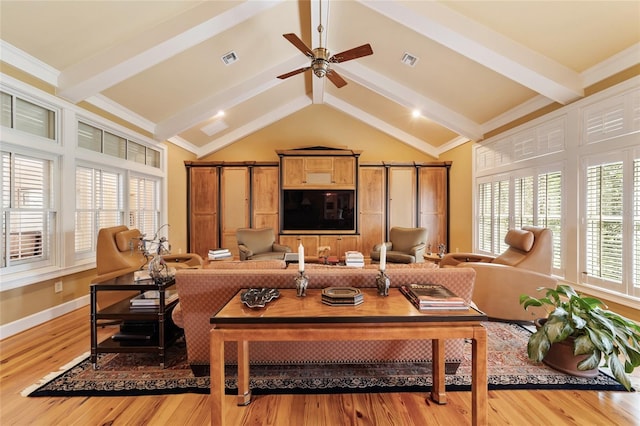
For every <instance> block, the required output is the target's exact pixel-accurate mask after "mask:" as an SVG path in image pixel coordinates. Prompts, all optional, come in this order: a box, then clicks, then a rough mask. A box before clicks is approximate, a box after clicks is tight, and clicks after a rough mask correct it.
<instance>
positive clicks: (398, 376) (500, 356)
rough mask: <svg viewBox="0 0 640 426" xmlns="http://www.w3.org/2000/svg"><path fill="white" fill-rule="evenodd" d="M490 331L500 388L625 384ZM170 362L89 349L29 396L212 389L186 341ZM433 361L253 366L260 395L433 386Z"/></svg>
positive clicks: (465, 370) (522, 338) (506, 330)
mask: <svg viewBox="0 0 640 426" xmlns="http://www.w3.org/2000/svg"><path fill="white" fill-rule="evenodd" d="M484 325H485V326H486V328H487V334H488V351H489V354H488V360H489V361H488V373H489V377H488V382H489V389H490V390H499V389H508V390H516V389H573V390H609V391H622V390H624V388H623V387H622V386H621V385H619V384H618V383H617V382H616V381H615V380H614V379H613V378H612V377H610V376H609V375H607V374H605V373H603V372H601V373H600V374H599V375H598V376H597V377H595V378H592V379H587V378H581V377H574V376H570V375H567V374H564V373H560V372H558V371H555V370H553V369H551V368H549V367H547V366H545V365H544V364H536V363H533V362H531V361H529V359H528V358H527V354H526V346H527V340H528V338H529V335H530V334H531V332H530V331H528V330H526V329H525V328H523V327H522V326H520V325H517V324H510V323H501V322H486V323H484ZM168 359H169V362H168V363H167V366H166V368H165V369H161V368H160V367H159V364H158V359H157V358H155V357H154V356H152V355H147V354H101V355H100V356H99V359H98V364H99V366H100V368H99V369H97V370H94V369H93V367H92V366H91V363H90V361H89V359H88V357H87V356H86V355H85V356H84V357H83V359H81V360H78V362H74V363H70V364H72V365H68V366H65V367H63V368H61V370H60V371H59V372H57V373H52V374H51V375H49V376H48V377H46V378H44V379H43V380H42V381H40V382H39V383H37V384H35V385H33V386H31V387H29V388H28V389H25V391H23V393H22V394H23V395H25V396H31V397H36V396H124V395H158V394H175V393H201V394H205V393H209V377H206V376H205V377H196V376H194V375H193V373H192V372H191V369H190V368H189V365H188V363H187V360H186V350H185V347H184V343H183V342H178V344H176V345H173V346H172V347H171V348H170V350H169V355H168ZM236 379H237V376H236V368H235V367H234V366H229V367H228V368H227V371H226V378H225V386H226V390H227V393H230V394H233V393H235V392H236V391H237V380H236ZM431 384H432V381H431V365H430V364H425V363H389V364H347V365H340V364H328V365H258V366H252V367H251V381H250V387H251V389H252V392H253V393H254V394H261V393H262V394H265V393H269V394H274V393H349V392H428V391H429V390H430V388H431ZM446 386H447V391H468V390H470V389H471V343H470V342H467V344H465V356H464V360H463V361H462V362H461V364H460V367H459V368H458V370H457V372H456V374H447V376H446Z"/></svg>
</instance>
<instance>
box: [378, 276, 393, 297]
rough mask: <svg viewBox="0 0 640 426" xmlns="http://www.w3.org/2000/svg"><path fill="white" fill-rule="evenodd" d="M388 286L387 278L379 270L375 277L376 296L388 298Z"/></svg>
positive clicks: (389, 283) (389, 284) (389, 282)
mask: <svg viewBox="0 0 640 426" xmlns="http://www.w3.org/2000/svg"><path fill="white" fill-rule="evenodd" d="M389 286H391V281H390V280H389V276H388V275H387V274H385V273H384V271H383V270H381V271H380V272H378V275H377V276H376V287H378V294H379V295H380V296H388V295H389Z"/></svg>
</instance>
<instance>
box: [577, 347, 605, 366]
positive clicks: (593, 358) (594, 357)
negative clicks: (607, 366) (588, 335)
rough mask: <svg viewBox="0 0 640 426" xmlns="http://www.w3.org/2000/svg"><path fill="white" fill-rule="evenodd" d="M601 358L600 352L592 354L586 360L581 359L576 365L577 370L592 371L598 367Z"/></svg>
mask: <svg viewBox="0 0 640 426" xmlns="http://www.w3.org/2000/svg"><path fill="white" fill-rule="evenodd" d="M601 358H602V357H601V354H600V351H595V352H593V353H592V354H591V355H589V356H588V357H587V358H585V359H583V360H582V361H580V362H579V363H578V370H580V371H585V370H593V369H594V368H598V366H599V365H600V359H601Z"/></svg>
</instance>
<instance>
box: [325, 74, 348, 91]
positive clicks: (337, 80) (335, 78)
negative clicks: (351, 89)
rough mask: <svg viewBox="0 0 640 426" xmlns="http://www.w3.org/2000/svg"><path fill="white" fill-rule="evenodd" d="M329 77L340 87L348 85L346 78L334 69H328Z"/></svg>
mask: <svg viewBox="0 0 640 426" xmlns="http://www.w3.org/2000/svg"><path fill="white" fill-rule="evenodd" d="M327 78H328V79H329V80H331V82H332V83H333V84H335V85H336V87H337V88H338V89H339V88H341V87H343V86H346V85H347V82H346V81H345V79H344V78H342V77H340V75H339V74H338V73H337V72H335V71H334V70H329V71H327Z"/></svg>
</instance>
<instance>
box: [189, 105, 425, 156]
mask: <svg viewBox="0 0 640 426" xmlns="http://www.w3.org/2000/svg"><path fill="white" fill-rule="evenodd" d="M311 146H327V147H331V148H348V149H353V150H361V151H362V155H361V156H360V162H378V161H418V162H424V161H435V160H436V159H435V158H434V157H432V156H430V155H428V154H425V153H424V152H422V151H420V150H418V149H416V148H413V147H411V146H409V145H407V144H405V143H402V142H400V141H399V140H398V139H395V138H393V137H391V136H388V135H387V134H385V133H382V132H380V131H378V130H376V129H374V128H373V127H371V126H369V125H367V124H365V123H363V122H361V121H358V120H356V119H354V118H352V117H350V116H348V115H346V114H344V113H342V112H340V111H338V110H336V109H334V108H331V107H329V106H326V105H310V106H308V107H306V108H304V109H302V110H300V111H298V112H296V113H294V114H292V115H290V116H288V117H286V118H283V119H282V120H280V121H278V122H277V123H274V124H272V125H270V126H267V127H265V128H264V129H262V130H260V131H258V132H255V133H253V134H251V135H249V136H247V137H245V138H243V139H240V140H239V141H238V142H236V143H234V144H233V145H231V146H228V147H225V148H222V149H220V150H219V151H216V152H214V153H213V154H210V155H208V156H206V157H203V158H201V160H210V161H278V155H277V154H276V150H277V149H295V148H306V147H311Z"/></svg>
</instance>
